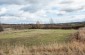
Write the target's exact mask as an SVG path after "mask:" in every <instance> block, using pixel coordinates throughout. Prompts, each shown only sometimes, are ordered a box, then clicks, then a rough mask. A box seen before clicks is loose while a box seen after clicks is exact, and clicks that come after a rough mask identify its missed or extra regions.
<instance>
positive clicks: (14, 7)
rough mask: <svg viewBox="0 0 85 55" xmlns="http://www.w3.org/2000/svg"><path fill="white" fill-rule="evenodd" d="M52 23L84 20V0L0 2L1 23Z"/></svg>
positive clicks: (12, 0)
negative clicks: (51, 21)
mask: <svg viewBox="0 0 85 55" xmlns="http://www.w3.org/2000/svg"><path fill="white" fill-rule="evenodd" d="M51 19H53V21H54V23H66V22H80V21H84V20H85V0H0V20H1V22H2V23H36V21H40V22H41V23H49V22H50V20H51Z"/></svg>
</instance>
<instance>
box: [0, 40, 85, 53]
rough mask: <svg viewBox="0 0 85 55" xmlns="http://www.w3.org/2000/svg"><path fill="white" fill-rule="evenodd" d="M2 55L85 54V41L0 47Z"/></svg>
mask: <svg viewBox="0 0 85 55" xmlns="http://www.w3.org/2000/svg"><path fill="white" fill-rule="evenodd" d="M0 55H85V43H82V42H76V41H74V42H71V43H64V44H57V43H55V44H50V45H46V46H45V45H41V46H31V47H27V46H24V45H21V46H20V45H18V46H17V45H16V46H9V45H8V46H7V47H4V46H2V47H0Z"/></svg>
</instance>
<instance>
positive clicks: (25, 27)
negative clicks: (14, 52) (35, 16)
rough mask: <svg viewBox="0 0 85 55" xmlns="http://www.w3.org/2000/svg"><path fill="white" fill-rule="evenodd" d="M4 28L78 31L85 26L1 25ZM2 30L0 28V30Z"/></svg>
mask: <svg viewBox="0 0 85 55" xmlns="http://www.w3.org/2000/svg"><path fill="white" fill-rule="evenodd" d="M2 26H3V27H4V28H13V29H79V28H80V27H84V26H85V25H70V24H69V25H66V24H62V25H61V24H60V25H59V24H39V23H37V24H3V25H2ZM1 30H2V28H1Z"/></svg>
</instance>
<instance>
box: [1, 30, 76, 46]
mask: <svg viewBox="0 0 85 55" xmlns="http://www.w3.org/2000/svg"><path fill="white" fill-rule="evenodd" d="M74 32H76V30H61V29H52V30H51V29H47V30H45V29H29V30H14V31H13V30H12V31H4V32H1V33H0V44H1V45H3V44H4V45H5V44H8V43H9V44H11V45H13V44H14V45H15V44H18V43H19V44H24V45H27V46H32V45H41V44H44V45H45V44H51V43H58V42H61V43H62V42H67V41H68V38H69V36H70V35H71V34H72V33H74Z"/></svg>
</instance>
